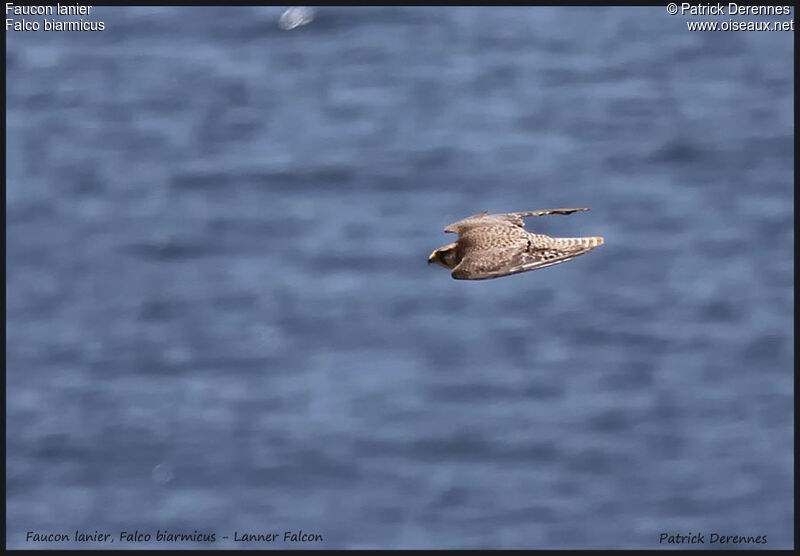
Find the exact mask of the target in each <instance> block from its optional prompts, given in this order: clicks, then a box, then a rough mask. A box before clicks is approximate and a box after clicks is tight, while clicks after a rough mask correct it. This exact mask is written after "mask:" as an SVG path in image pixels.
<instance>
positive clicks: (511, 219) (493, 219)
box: [444, 207, 589, 234]
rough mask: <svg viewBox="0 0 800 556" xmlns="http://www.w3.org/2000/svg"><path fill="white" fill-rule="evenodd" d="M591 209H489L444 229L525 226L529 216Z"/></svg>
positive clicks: (446, 230)
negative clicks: (493, 211)
mask: <svg viewBox="0 0 800 556" xmlns="http://www.w3.org/2000/svg"><path fill="white" fill-rule="evenodd" d="M587 210H589V209H588V208H586V207H577V208H557V209H544V210H529V211H523V212H505V213H500V214H489V213H488V212H487V211H484V212H481V213H479V214H474V215H472V216H468V217H467V218H464V219H462V220H459V221H458V222H453V223H452V224H450V225H448V226H447V227H446V228H445V229H444V231H445V232H448V233H454V234H460V233H462V232H463V231H464V230H466V229H468V228H471V227H474V226H485V225H493V224H497V223H500V222H506V223H509V224H512V225H514V226H519V227H520V228H524V227H525V221H524V220H523V218H525V217H527V216H546V215H548V214H572V213H573V212H583V211H587Z"/></svg>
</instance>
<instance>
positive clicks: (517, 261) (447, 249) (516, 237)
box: [428, 208, 603, 280]
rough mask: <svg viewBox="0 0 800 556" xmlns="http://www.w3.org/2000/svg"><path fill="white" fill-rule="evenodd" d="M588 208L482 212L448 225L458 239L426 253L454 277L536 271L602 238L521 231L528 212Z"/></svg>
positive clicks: (585, 250)
mask: <svg viewBox="0 0 800 556" xmlns="http://www.w3.org/2000/svg"><path fill="white" fill-rule="evenodd" d="M586 210H589V209H588V208H564V209H547V210H534V211H527V212H509V213H505V214H488V213H487V212H482V213H481V214H476V215H474V216H470V217H469V218H465V219H464V220H459V221H458V222H455V223H453V224H450V225H449V226H447V227H446V228H445V229H444V231H445V232H448V233H453V234H458V241H456V242H454V243H450V244H448V245H445V246H444V247H439V248H438V249H437V250H435V251H434V252H433V253H431V254H430V256H429V257H428V264H430V263H436V264H438V265H439V266H443V267H445V268H447V269H450V270H452V272H451V275H452V276H453V278H455V279H456V280H486V279H487V278H498V277H500V276H508V275H509V274H517V273H519V272H526V271H528V270H536V269H538V268H544V267H546V266H551V265H554V264H558V263H563V262H566V261H568V260H570V259H574V258H575V257H578V256H580V255H583V254H584V253H588V252H589V251H591V250H592V249H594V248H595V247H597V246H598V245H603V238H602V237H550V236H546V235H544V234H532V233H530V232H528V231H526V230H525V221H524V220H523V218H525V217H526V216H544V215H546V214H572V213H573V212H580V211H586Z"/></svg>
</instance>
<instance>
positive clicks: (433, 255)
mask: <svg viewBox="0 0 800 556" xmlns="http://www.w3.org/2000/svg"><path fill="white" fill-rule="evenodd" d="M433 262H436V251H434V252H433V253H431V254H430V255H428V264H431V263H433Z"/></svg>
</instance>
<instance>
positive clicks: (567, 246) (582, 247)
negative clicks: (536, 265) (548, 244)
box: [552, 237, 604, 253]
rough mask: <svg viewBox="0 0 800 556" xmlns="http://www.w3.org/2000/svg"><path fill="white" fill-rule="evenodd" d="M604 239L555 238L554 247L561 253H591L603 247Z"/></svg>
mask: <svg viewBox="0 0 800 556" xmlns="http://www.w3.org/2000/svg"><path fill="white" fill-rule="evenodd" d="M603 243H604V239H603V238H602V237H554V238H553V243H552V247H553V248H555V249H558V250H560V251H562V250H563V251H583V252H584V253H585V252H587V251H591V250H592V249H594V248H595V247H598V246H600V245H603Z"/></svg>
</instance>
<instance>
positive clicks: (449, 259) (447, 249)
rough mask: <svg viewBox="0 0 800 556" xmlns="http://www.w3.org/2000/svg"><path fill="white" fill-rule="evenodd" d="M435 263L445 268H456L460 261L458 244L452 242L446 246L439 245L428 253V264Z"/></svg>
mask: <svg viewBox="0 0 800 556" xmlns="http://www.w3.org/2000/svg"><path fill="white" fill-rule="evenodd" d="M431 263H435V264H438V265H439V266H443V267H445V268H454V267H455V266H456V265H457V264H458V263H459V261H458V258H457V253H456V244H455V243H450V244H448V245H445V246H444V247H439V248H438V249H436V250H435V251H434V252H433V253H431V254H430V255H428V264H431Z"/></svg>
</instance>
